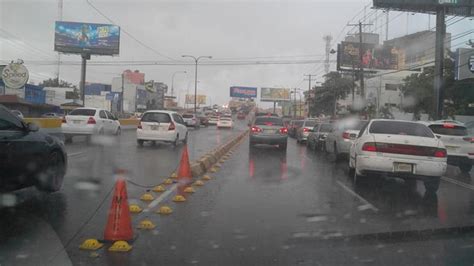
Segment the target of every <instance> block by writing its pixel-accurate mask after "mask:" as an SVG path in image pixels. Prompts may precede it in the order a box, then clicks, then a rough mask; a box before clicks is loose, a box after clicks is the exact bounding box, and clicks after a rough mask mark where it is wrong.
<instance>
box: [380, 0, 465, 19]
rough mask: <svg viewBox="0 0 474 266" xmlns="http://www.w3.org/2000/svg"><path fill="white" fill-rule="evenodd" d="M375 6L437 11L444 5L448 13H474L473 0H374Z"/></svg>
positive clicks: (460, 14) (425, 11) (416, 10)
mask: <svg viewBox="0 0 474 266" xmlns="http://www.w3.org/2000/svg"><path fill="white" fill-rule="evenodd" d="M373 3H374V8H383V9H392V10H398V11H405V12H407V11H408V12H421V13H428V12H430V13H431V12H436V9H437V8H439V7H444V8H445V10H446V14H447V15H448V14H449V15H458V16H472V15H473V14H474V1H473V0H373Z"/></svg>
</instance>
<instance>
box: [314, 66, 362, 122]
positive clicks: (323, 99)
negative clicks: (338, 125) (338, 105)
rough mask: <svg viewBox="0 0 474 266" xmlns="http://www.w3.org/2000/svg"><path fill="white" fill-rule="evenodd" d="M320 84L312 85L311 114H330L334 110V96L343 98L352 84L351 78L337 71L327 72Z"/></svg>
mask: <svg viewBox="0 0 474 266" xmlns="http://www.w3.org/2000/svg"><path fill="white" fill-rule="evenodd" d="M324 77H325V81H324V83H323V84H322V85H321V86H319V87H318V86H315V87H313V90H314V91H315V98H314V102H313V103H312V104H311V110H310V112H311V114H312V115H316V116H318V115H321V114H325V115H332V114H333V110H334V97H336V99H337V100H339V99H343V98H345V97H346V96H347V94H348V93H349V92H350V91H351V89H352V88H353V86H354V83H353V82H352V79H348V78H345V77H343V76H342V75H341V73H339V72H329V73H328V74H326V75H325V76H324Z"/></svg>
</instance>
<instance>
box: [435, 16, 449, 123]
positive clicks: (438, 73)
mask: <svg viewBox="0 0 474 266" xmlns="http://www.w3.org/2000/svg"><path fill="white" fill-rule="evenodd" d="M445 16H446V9H445V7H438V9H437V10H436V45H435V71H434V75H435V76H434V82H433V90H434V96H435V97H434V103H433V104H434V105H433V106H434V116H435V119H440V118H441V115H442V113H443V91H442V86H443V69H444V40H445V38H446V21H445Z"/></svg>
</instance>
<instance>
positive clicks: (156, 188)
mask: <svg viewBox="0 0 474 266" xmlns="http://www.w3.org/2000/svg"><path fill="white" fill-rule="evenodd" d="M165 190H166V189H165V188H164V187H163V186H162V185H159V186H155V187H154V188H153V192H163V191H165Z"/></svg>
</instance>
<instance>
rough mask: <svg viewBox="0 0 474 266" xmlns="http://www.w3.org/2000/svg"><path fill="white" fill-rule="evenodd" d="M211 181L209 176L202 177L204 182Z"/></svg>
mask: <svg viewBox="0 0 474 266" xmlns="http://www.w3.org/2000/svg"><path fill="white" fill-rule="evenodd" d="M211 179H212V178H211V177H210V176H208V175H204V176H203V177H202V180H204V181H209V180H211Z"/></svg>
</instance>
